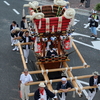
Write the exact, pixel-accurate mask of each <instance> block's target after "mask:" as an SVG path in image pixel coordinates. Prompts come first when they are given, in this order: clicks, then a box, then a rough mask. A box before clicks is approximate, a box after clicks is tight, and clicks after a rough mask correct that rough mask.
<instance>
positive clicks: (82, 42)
mask: <svg viewBox="0 0 100 100" xmlns="http://www.w3.org/2000/svg"><path fill="white" fill-rule="evenodd" d="M73 41H74V42H76V43H79V44H82V45H84V46H87V47H90V48H93V49H97V48H95V47H94V46H91V45H89V44H86V43H83V42H80V41H77V40H74V39H73ZM97 50H98V49H97Z"/></svg>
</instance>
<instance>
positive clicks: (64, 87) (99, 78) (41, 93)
mask: <svg viewBox="0 0 100 100" xmlns="http://www.w3.org/2000/svg"><path fill="white" fill-rule="evenodd" d="M31 82H33V79H32V76H31V75H30V74H29V73H28V69H24V73H22V74H21V75H20V82H19V88H20V91H21V99H22V100H29V96H28V93H30V86H29V85H28V83H31ZM89 85H90V86H97V88H92V89H89V90H88V97H87V99H88V100H93V98H94V96H95V94H96V92H97V91H98V89H99V90H100V74H99V73H98V72H97V71H95V72H93V73H92V76H91V77H90V79H89ZM38 86H39V87H38V89H37V90H36V91H35V93H34V100H49V98H53V99H54V100H59V99H60V100H66V99H68V98H67V93H68V92H69V90H70V89H72V88H73V85H72V84H71V82H70V81H68V80H67V77H65V76H63V77H62V78H61V81H60V82H58V83H57V84H56V88H55V90H59V91H61V93H58V94H54V93H53V92H51V91H50V90H49V89H47V88H46V84H45V83H44V82H40V84H39V85H38Z"/></svg>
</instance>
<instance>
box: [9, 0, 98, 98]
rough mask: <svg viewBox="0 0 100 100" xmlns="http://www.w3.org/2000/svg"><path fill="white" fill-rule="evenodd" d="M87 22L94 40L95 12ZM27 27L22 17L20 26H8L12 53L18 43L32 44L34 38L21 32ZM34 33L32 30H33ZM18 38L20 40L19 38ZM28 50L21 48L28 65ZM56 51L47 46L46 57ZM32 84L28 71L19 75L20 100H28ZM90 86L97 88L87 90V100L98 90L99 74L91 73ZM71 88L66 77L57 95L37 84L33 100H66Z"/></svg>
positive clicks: (25, 46)
mask: <svg viewBox="0 0 100 100" xmlns="http://www.w3.org/2000/svg"><path fill="white" fill-rule="evenodd" d="M84 1H85V0H81V2H80V6H83V3H84ZM88 21H89V23H90V28H91V33H92V35H91V36H90V37H94V40H96V39H97V30H96V28H97V27H98V22H99V17H98V15H97V12H96V11H93V13H92V14H91V15H90V16H89V18H88ZM27 28H28V25H27V22H26V18H25V17H22V21H21V22H20V26H19V25H18V24H17V23H16V21H12V24H11V25H10V32H11V46H14V48H13V49H12V50H13V51H19V48H18V46H17V45H15V44H17V43H18V41H20V42H23V43H26V42H33V41H34V37H32V36H31V35H30V32H29V31H28V30H26V31H25V32H23V31H21V30H23V29H27ZM33 33H34V30H33ZM19 37H20V38H19ZM29 49H30V45H24V46H23V53H24V57H25V61H26V63H28V56H29ZM57 55H58V54H57V52H56V50H54V49H53V45H49V50H48V51H47V55H46V56H47V57H52V56H57ZM31 82H33V79H32V77H31V75H30V74H29V73H28V69H24V73H22V74H21V75H20V83H19V88H20V91H21V99H22V100H29V96H28V93H30V86H29V85H27V84H28V83H31ZM89 85H90V86H97V88H92V89H89V90H88V97H87V99H88V100H93V98H94V96H95V94H96V92H97V91H98V89H99V88H100V74H99V73H98V72H96V71H95V72H93V74H92V76H91V77H90V79H89ZM72 88H73V85H72V84H71V83H70V81H67V78H66V77H62V78H61V81H60V82H58V83H57V86H56V90H59V91H61V93H58V94H57V95H56V94H54V93H53V92H51V91H50V90H49V89H47V88H46V85H45V83H43V82H41V83H40V84H39V87H38V89H37V90H36V91H35V93H34V100H49V98H53V99H54V100H57V99H58V98H59V99H60V100H66V98H67V92H68V91H69V90H70V89H72Z"/></svg>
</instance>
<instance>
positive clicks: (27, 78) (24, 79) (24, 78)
mask: <svg viewBox="0 0 100 100" xmlns="http://www.w3.org/2000/svg"><path fill="white" fill-rule="evenodd" d="M30 82H33V79H32V77H31V75H30V74H29V73H28V69H24V73H22V74H21V76H20V89H21V93H22V98H21V99H22V100H29V97H28V93H29V92H30V86H27V83H30Z"/></svg>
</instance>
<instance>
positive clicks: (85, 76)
mask: <svg viewBox="0 0 100 100" xmlns="http://www.w3.org/2000/svg"><path fill="white" fill-rule="evenodd" d="M91 76H93V75H84V76H75V77H72V81H73V80H76V79H84V78H90V77H91ZM70 79H71V78H70V77H68V78H67V80H70ZM60 81H61V79H53V80H47V83H51V82H60ZM40 82H44V83H46V82H45V81H37V82H31V83H28V84H27V85H36V84H39V83H40Z"/></svg>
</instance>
